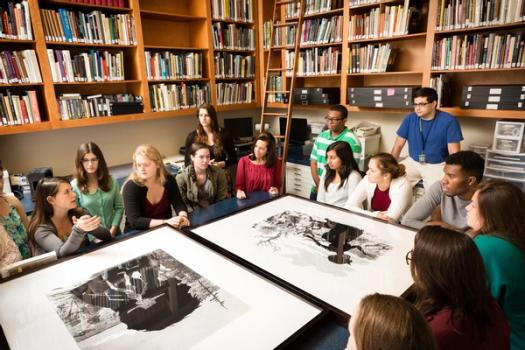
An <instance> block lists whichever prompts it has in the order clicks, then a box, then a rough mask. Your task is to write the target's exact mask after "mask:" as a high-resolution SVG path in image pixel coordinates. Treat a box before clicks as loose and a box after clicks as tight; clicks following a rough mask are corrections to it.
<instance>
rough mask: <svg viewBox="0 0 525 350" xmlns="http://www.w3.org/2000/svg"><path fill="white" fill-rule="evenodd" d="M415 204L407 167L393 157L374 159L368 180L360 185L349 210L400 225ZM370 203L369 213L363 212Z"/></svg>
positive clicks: (366, 178) (350, 200)
mask: <svg viewBox="0 0 525 350" xmlns="http://www.w3.org/2000/svg"><path fill="white" fill-rule="evenodd" d="M411 200H412V187H410V183H409V182H408V181H407V179H406V176H405V166H404V165H403V164H399V163H398V162H397V161H396V160H395V158H394V157H393V156H392V155H391V154H389V153H379V154H376V155H375V156H373V157H372V158H370V162H369V163H368V171H367V172H366V176H365V177H364V178H363V179H362V180H361V182H360V183H359V185H357V187H356V189H355V190H354V192H352V195H351V196H350V198H348V201H347V202H346V205H345V208H346V209H352V210H356V211H361V212H364V213H367V214H369V215H372V216H375V217H377V218H379V219H382V220H386V221H389V222H397V221H398V220H399V219H400V218H401V215H403V214H404V213H405V211H406V210H407V208H408V207H409V206H410V202H411ZM363 202H366V208H367V210H363Z"/></svg>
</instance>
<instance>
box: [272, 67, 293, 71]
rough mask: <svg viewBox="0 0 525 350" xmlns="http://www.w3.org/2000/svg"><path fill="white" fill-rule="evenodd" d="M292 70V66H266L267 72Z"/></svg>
mask: <svg viewBox="0 0 525 350" xmlns="http://www.w3.org/2000/svg"><path fill="white" fill-rule="evenodd" d="M288 70H292V68H268V72H284V71H288Z"/></svg>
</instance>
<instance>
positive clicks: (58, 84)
mask: <svg viewBox="0 0 525 350" xmlns="http://www.w3.org/2000/svg"><path fill="white" fill-rule="evenodd" d="M139 83H142V80H138V79H136V80H106V81H72V82H63V83H53V85H55V86H68V85H97V84H139Z"/></svg>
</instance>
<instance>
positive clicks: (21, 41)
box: [0, 38, 36, 44]
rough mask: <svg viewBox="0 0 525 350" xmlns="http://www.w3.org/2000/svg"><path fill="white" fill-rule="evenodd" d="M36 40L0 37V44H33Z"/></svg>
mask: <svg viewBox="0 0 525 350" xmlns="http://www.w3.org/2000/svg"><path fill="white" fill-rule="evenodd" d="M35 43H36V40H27V39H8V38H0V44H35Z"/></svg>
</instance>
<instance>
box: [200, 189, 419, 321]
mask: <svg viewBox="0 0 525 350" xmlns="http://www.w3.org/2000/svg"><path fill="white" fill-rule="evenodd" d="M192 231H193V232H194V233H196V234H197V235H199V236H201V237H203V238H205V239H206V240H209V241H211V242H213V243H215V244H217V245H218V246H220V247H222V248H224V249H226V250H228V251H230V252H231V253H233V254H235V255H237V256H239V257H241V258H243V259H245V260H247V261H249V262H250V263H253V264H254V265H256V266H258V267H260V268H262V269H264V270H266V271H267V272H269V273H271V274H273V275H274V276H276V277H279V278H281V279H283V280H285V281H286V282H287V283H290V284H292V285H294V286H296V287H298V288H300V289H302V290H303V291H305V292H307V293H310V294H312V295H313V296H315V297H316V298H318V299H320V300H323V301H324V302H326V303H328V304H330V305H332V306H333V307H335V308H338V309H339V310H341V311H343V312H345V313H346V314H348V315H351V313H352V311H353V310H354V308H355V306H356V305H357V304H358V303H359V301H360V300H361V298H362V297H363V296H365V295H367V294H371V293H375V292H378V293H385V294H392V295H401V294H402V293H403V292H404V291H405V290H406V289H407V288H408V287H409V286H410V285H411V284H412V283H413V280H412V277H411V275H410V269H409V266H407V264H406V259H405V256H406V254H407V252H408V251H409V250H411V249H412V248H413V246H414V236H415V232H414V231H412V230H409V229H405V228H403V227H400V226H396V225H390V224H387V223H383V222H381V221H379V220H374V219H372V218H369V217H366V216H361V215H357V214H354V213H351V212H348V211H344V210H340V209H337V208H332V207H329V206H325V205H321V204H319V203H316V202H312V201H308V200H305V199H301V198H297V197H292V196H285V197H281V198H279V199H276V200H274V201H271V202H268V203H265V204H262V205H260V206H257V207H255V208H252V209H249V210H246V211H243V212H240V213H238V214H235V215H232V216H229V217H226V218H224V219H222V220H219V221H215V222H212V223H210V224H207V225H203V226H200V227H197V228H195V229H193V230H192ZM343 235H344V236H343ZM338 249H339V252H340V253H342V254H341V255H339V257H341V259H336V255H337V252H338Z"/></svg>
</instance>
